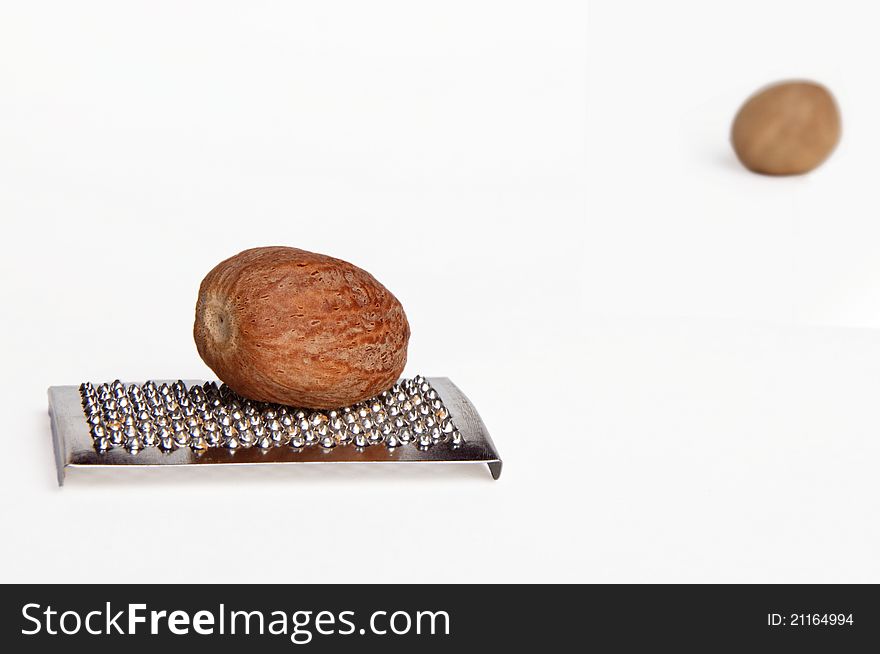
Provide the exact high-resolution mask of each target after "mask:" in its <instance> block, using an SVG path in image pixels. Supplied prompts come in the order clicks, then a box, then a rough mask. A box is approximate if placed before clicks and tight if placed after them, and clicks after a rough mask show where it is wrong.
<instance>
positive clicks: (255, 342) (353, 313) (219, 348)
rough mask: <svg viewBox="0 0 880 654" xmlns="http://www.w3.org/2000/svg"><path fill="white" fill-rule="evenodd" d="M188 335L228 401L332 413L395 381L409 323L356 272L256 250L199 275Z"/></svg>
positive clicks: (283, 251) (299, 253) (319, 259)
mask: <svg viewBox="0 0 880 654" xmlns="http://www.w3.org/2000/svg"><path fill="white" fill-rule="evenodd" d="M193 333H194V336H195V341H196V346H197V347H198V350H199V354H200V355H201V357H202V359H204V361H205V363H207V364H208V366H209V367H210V368H211V369H212V370H213V371H214V372H215V373H216V374H217V376H218V377H219V378H220V379H221V380H223V381H224V382H226V384H227V385H229V387H230V388H232V390H234V391H235V392H237V393H238V394H240V395H243V396H245V397H248V398H251V399H253V400H261V401H265V402H277V403H279V404H287V405H293V406H298V407H308V408H315V409H334V408H338V407H342V406H347V405H350V404H354V403H356V402H360V401H361V400H365V399H367V398H369V397H371V396H373V395H376V394H377V393H380V392H381V391H384V390H386V389H388V388H390V387H391V386H392V385H393V384H394V383H395V382H396V381H397V379H398V378H399V377H400V374H401V373H402V372H403V368H404V365H405V364H406V348H407V344H408V342H409V323H408V322H407V319H406V314H404V312H403V307H402V306H401V305H400V302H398V301H397V298H395V297H394V296H393V295H392V294H391V292H390V291H389V290H388V289H386V288H385V287H384V286H382V284H380V283H379V282H378V281H376V279H375V278H374V277H373V276H372V275H371V274H369V273H368V272H366V271H365V270H361V269H360V268H358V267H357V266H354V265H352V264H350V263H348V262H346V261H342V260H340V259H334V258H332V257H328V256H324V255H322V254H314V253H312V252H306V251H305V250H298V249H296V248H290V247H263V248H254V249H252V250H245V251H244V252H241V253H239V254H237V255H235V256H234V257H231V258H229V259H226V260H225V261H222V262H221V263H219V264H217V266H216V267H215V268H214V269H213V270H211V272H209V273H208V274H207V276H206V277H205V279H204V280H203V281H202V285H201V287H200V288H199V298H198V302H197V304H196V320H195V327H194V329H193Z"/></svg>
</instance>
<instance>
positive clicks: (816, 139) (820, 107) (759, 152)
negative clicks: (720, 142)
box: [731, 81, 840, 175]
mask: <svg viewBox="0 0 880 654" xmlns="http://www.w3.org/2000/svg"><path fill="white" fill-rule="evenodd" d="M839 140H840V113H839V112H838V109H837V103H836V102H835V101H834V97H833V96H832V95H831V93H830V92H829V91H828V89H826V88H825V87H824V86H821V85H819V84H816V83H814V82H806V81H803V82H801V81H798V82H780V83H778V84H773V85H772V86H769V87H767V88H765V89H762V90H761V91H759V92H758V93H756V94H755V95H753V96H752V97H750V98H749V99H748V100H746V103H745V104H744V105H743V106H742V107H741V108H740V110H739V112H738V113H737V114H736V118H734V120H733V129H732V132H731V141H732V143H733V149H734V151H735V152H736V156H737V157H738V158H739V160H740V161H741V162H742V164H743V165H744V166H745V167H746V168H748V169H749V170H751V171H754V172H756V173H763V174H765V175H799V174H801V173H806V172H809V171H811V170H813V169H814V168H816V167H817V166H818V165H819V164H821V163H822V162H823V161H825V159H827V158H828V156H829V155H830V154H831V152H832V151H833V150H834V148H835V147H836V146H837V142H838V141H839Z"/></svg>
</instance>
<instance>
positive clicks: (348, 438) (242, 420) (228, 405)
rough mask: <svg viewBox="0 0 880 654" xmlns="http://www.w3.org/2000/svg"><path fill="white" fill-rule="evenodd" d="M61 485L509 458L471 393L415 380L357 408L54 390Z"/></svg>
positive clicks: (212, 386)
mask: <svg viewBox="0 0 880 654" xmlns="http://www.w3.org/2000/svg"><path fill="white" fill-rule="evenodd" d="M49 416H50V419H51V424H52V440H53V444H54V448H55V463H56V467H57V472H58V484H59V485H63V484H64V476H65V471H66V469H67V467H69V466H76V467H86V468H90V467H101V466H160V465H188V464H198V465H241V464H245V465H256V464H272V463H274V464H293V463H386V462H393V463H485V464H487V465H488V467H489V471H490V472H491V474H492V477H493V478H494V479H498V477H499V476H500V475H501V466H502V462H501V458H500V457H499V455H498V452H497V450H496V449H495V445H494V443H493V442H492V439H491V438H490V437H489V434H488V432H487V431H486V427H485V425H484V424H483V421H482V420H481V419H480V416H479V414H478V413H477V411H476V409H475V408H474V407H473V405H472V404H471V403H470V401H469V400H468V399H467V397H465V395H464V393H462V392H461V390H459V388H458V387H457V386H456V385H455V384H453V383H452V382H451V381H450V380H449V379H447V378H445V377H432V378H425V377H422V376H416V377H413V378H411V379H403V380H401V381H399V382H398V383H397V384H395V385H394V386H393V387H392V388H390V389H388V390H387V391H384V392H382V393H380V394H379V395H377V396H375V397H373V398H370V399H369V400H366V401H364V402H360V403H358V404H355V405H353V406H350V407H342V408H340V409H337V410H333V411H317V410H312V409H299V408H296V407H288V406H282V405H278V404H268V403H265V402H255V401H252V400H249V399H247V398H244V397H241V396H240V395H238V394H236V393H235V392H234V391H232V390H231V389H230V388H229V387H227V386H226V385H225V384H220V385H218V384H217V383H215V382H202V381H183V380H178V381H175V382H170V381H155V382H154V381H148V382H145V383H143V384H124V383H122V382H121V381H119V380H116V381H114V382H112V383H105V384H99V385H97V386H95V385H94V384H92V383H90V382H86V383H83V384H81V385H80V386H79V387H76V386H52V387H50V388H49Z"/></svg>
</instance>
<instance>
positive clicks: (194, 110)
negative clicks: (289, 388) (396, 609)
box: [0, 0, 880, 582]
mask: <svg viewBox="0 0 880 654" xmlns="http://www.w3.org/2000/svg"><path fill="white" fill-rule="evenodd" d="M704 5H705V6H704ZM877 19H878V15H877V13H876V10H874V9H872V8H871V6H870V5H869V4H868V3H862V2H850V3H844V2H822V3H805V2H791V3H782V2H772V3H771V2H751V3H749V2H742V1H738V2H730V3H711V4H710V3H699V2H691V3H683V2H664V3H652V2H647V1H645V2H628V3H626V2H612V1H611V0H602V1H595V0H594V1H593V2H591V3H578V2H547V1H543V2H509V1H508V2H500V1H499V2H488V1H485V2H476V1H473V0H470V1H467V2H448V1H447V2H444V3H412V2H370V3H363V2H327V1H322V2H312V3H302V2H301V3H283V2H277V3H269V2H247V3H245V2H240V3H218V2H142V3H139V2H128V3H114V2H79V3H64V2H5V3H2V4H0V216H2V220H3V228H4V229H3V238H2V245H0V247H2V258H0V274H2V280H3V281H2V285H0V293H2V306H3V307H4V313H3V318H4V319H3V321H2V323H0V330H2V333H0V335H2V339H0V343H2V346H0V347H2V351H0V356H2V361H3V364H2V365H3V371H4V373H5V374H4V375H3V381H2V403H3V404H2V410H3V413H2V415H3V417H4V426H3V429H2V434H0V437H2V438H3V439H5V443H4V447H3V450H2V455H3V463H2V467H0V510H2V518H3V527H2V529H3V534H2V538H0V581H118V582H133V581H288V582H307V581H311V582H330V581H413V582H422V581H476V582H481V581H643V582H651V581H840V582H844V581H874V582H877V581H880V564H878V557H877V556H876V552H877V549H878V546H880V528H878V526H877V522H876V519H875V518H876V515H877V511H878V508H880V500H878V497H880V494H878V491H880V481H878V475H877V465H878V461H880V441H878V430H880V411H878V410H877V409H876V407H877V406H878V401H877V398H878V397H880V332H877V331H874V330H873V329H872V328H877V327H880V256H878V255H880V238H878V237H880V225H878V221H877V218H878V217H880V212H878V202H880V200H878V199H877V194H876V192H875V188H876V179H875V178H876V152H877V151H878V148H880V122H878V121H877V118H876V117H877V116H878V115H880V90H878V89H880V87H878V84H877V82H876V70H875V67H876V61H877V60H878V59H880V45H878V42H877V41H876V39H875V38H874V34H873V31H874V28H875V26H876V24H877ZM786 77H812V78H815V79H818V80H820V81H822V82H824V83H825V84H826V85H828V86H829V87H830V88H831V89H832V90H833V91H834V92H835V94H836V95H837V97H838V99H839V102H840V105H841V109H842V113H843V120H844V130H845V134H844V139H843V141H842V144H841V146H840V148H839V150H838V151H837V153H836V154H835V155H834V157H833V158H832V159H831V160H830V161H829V162H828V163H827V165H825V166H824V167H823V168H822V169H820V170H818V171H816V172H815V173H814V174H812V175H809V176H807V177H803V178H797V179H770V178H764V177H758V176H755V175H752V174H750V173H747V172H746V171H744V170H743V169H741V168H740V167H739V166H738V164H737V163H736V161H735V159H734V158H733V155H732V153H731V152H730V149H729V145H728V142H727V132H728V129H729V123H730V120H731V118H732V116H733V114H734V113H735V111H736V109H737V107H738V106H739V104H740V103H741V102H742V101H743V100H744V99H745V98H746V97H747V96H748V95H749V94H750V93H751V92H752V91H754V90H755V89H756V88H758V87H760V86H762V85H764V84H766V83H768V82H771V81H774V80H776V79H780V78H786ZM267 244H288V245H294V246H298V247H303V248H306V249H311V250H314V251H318V252H323V253H326V254H331V255H333V256H337V257H341V258H344V259H348V260H350V261H352V262H353V263H356V264H358V265H360V266H362V267H363V268H365V269H367V270H369V271H371V272H372V273H373V274H375V275H376V277H378V278H379V279H380V280H381V281H382V282H383V283H385V284H386V285H387V286H388V287H389V288H390V289H391V290H392V291H393V292H395V294H396V295H397V296H398V297H399V298H400V300H401V301H402V303H403V304H404V306H405V307H406V310H407V313H408V316H409V319H410V322H411V325H412V329H413V338H412V341H411V347H410V356H409V360H410V364H409V366H408V369H407V374H415V373H418V372H421V373H423V374H428V375H443V376H449V377H451V378H452V379H453V380H454V381H455V382H456V383H458V385H459V386H461V387H462V388H463V389H464V390H465V392H466V393H467V394H468V395H469V396H470V397H471V399H472V400H473V401H474V403H475V404H476V406H477V407H478V408H479V410H480V412H481V414H482V416H483V418H484V420H485V422H486V423H487V425H488V427H489V429H490V431H491V432H492V434H493V436H494V439H495V441H496V443H497V445H498V447H499V449H500V451H501V453H502V455H503V457H504V460H505V470H504V474H503V476H502V478H501V480H500V481H499V482H497V483H496V482H492V481H491V479H490V477H489V475H488V472H487V471H486V470H485V469H482V468H478V467H473V468H471V467H463V468H456V467H436V468H434V467H425V468H422V467H411V468H402V469H401V468H399V467H393V466H391V467H387V466H386V467H382V466H379V467H368V468H369V469H359V468H356V467H339V468H336V467H309V466H306V467H304V468H305V469H297V468H293V469H291V468H273V469H261V468H251V469H222V470H204V469H177V470H149V471H139V472H138V471H132V470H125V471H101V472H95V471H71V472H70V473H69V474H68V483H67V485H66V486H65V488H64V489H63V490H59V489H58V488H57V486H56V485H55V478H54V469H53V464H52V453H51V444H50V438H49V425H48V419H47V417H46V412H45V409H46V401H45V390H46V387H47V386H50V385H58V384H76V383H79V382H80V381H82V380H85V379H91V380H94V381H104V380H111V379H113V378H116V377H121V378H123V379H127V380H143V379H147V378H151V377H152V378H163V377H184V378H187V377H195V378H199V377H201V378H210V377H211V372H210V371H209V370H208V369H207V368H206V367H205V366H204V365H203V364H202V362H201V361H200V359H199V358H198V355H197V353H196V350H195V347H194V345H193V343H192V336H191V328H192V317H193V307H194V303H195V297H196V291H197V288H198V284H199V282H200V280H201V278H202V276H203V275H204V273H205V272H206V271H207V270H208V269H210V268H211V267H212V266H213V265H214V264H215V263H217V262H218V261H219V260H221V259H223V258H225V257H227V256H229V255H231V254H234V253H235V252H237V251H239V250H241V249H244V248H246V247H251V246H256V245H267Z"/></svg>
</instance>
